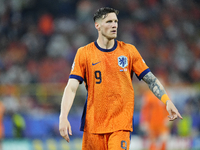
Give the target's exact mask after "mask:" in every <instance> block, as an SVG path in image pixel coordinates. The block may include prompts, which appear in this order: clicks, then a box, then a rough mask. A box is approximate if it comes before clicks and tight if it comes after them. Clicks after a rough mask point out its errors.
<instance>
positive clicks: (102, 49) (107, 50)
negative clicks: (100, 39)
mask: <svg viewBox="0 0 200 150" xmlns="http://www.w3.org/2000/svg"><path fill="white" fill-rule="evenodd" d="M94 44H95V46H96V47H97V48H98V49H99V50H100V51H102V52H112V51H114V50H115V49H116V48H117V40H115V44H114V46H113V47H112V48H111V49H104V48H101V47H100V46H99V45H98V44H97V41H95V42H94Z"/></svg>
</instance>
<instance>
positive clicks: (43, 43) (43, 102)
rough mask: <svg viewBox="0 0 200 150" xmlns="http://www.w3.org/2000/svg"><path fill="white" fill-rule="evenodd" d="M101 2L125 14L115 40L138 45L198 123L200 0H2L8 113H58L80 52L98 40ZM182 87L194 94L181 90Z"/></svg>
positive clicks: (0, 70) (1, 63) (1, 60)
mask: <svg viewBox="0 0 200 150" xmlns="http://www.w3.org/2000/svg"><path fill="white" fill-rule="evenodd" d="M104 6H111V7H114V8H115V9H118V10H119V12H120V13H119V16H118V17H119V30H118V38H117V39H118V40H122V41H125V42H127V43H131V44H133V45H135V46H136V48H137V49H138V50H139V52H140V53H141V55H142V57H143V58H144V60H145V62H146V63H147V65H148V66H149V67H150V69H151V71H152V72H153V73H154V74H155V75H156V76H158V77H159V78H161V79H162V80H163V82H164V83H165V85H166V86H167V87H169V91H172V97H173V98H174V99H175V100H176V99H178V100H177V104H178V105H179V104H180V103H181V99H184V100H183V102H184V105H185V104H190V105H187V106H188V107H190V113H191V112H193V113H194V114H195V115H194V116H196V118H198V119H197V120H200V119H199V117H198V115H199V108H200V96H199V93H200V92H199V89H200V85H199V84H200V1H199V0H184V1H181V0H144V1H140V0H134V1H133V0H123V1H122V0H109V1H108V0H57V1H55V0H0V84H1V85H0V89H1V91H0V93H1V95H0V98H1V100H2V101H3V102H4V104H5V107H6V115H10V114H12V113H16V112H20V111H21V112H23V113H25V114H27V113H30V112H32V114H34V113H35V114H38V113H39V112H42V113H47V112H54V113H59V104H60V100H61V95H62V92H63V89H64V86H65V84H66V82H67V80H68V76H69V72H70V69H71V64H72V62H73V59H74V56H75V53H76V51H77V49H78V48H79V47H81V46H84V45H86V44H87V43H89V42H92V41H94V40H96V37H97V32H96V30H95V28H94V23H93V14H94V12H95V11H96V10H97V9H98V8H100V7H104ZM136 82H137V81H136ZM174 85H177V88H176V90H177V89H178V91H176V90H175V91H174V90H173V88H170V87H171V86H174ZM185 87H187V88H186V89H188V87H192V88H189V89H192V91H193V87H194V89H195V90H197V92H194V91H193V92H191V90H182V91H180V89H185ZM170 89H171V90H170ZM55 91H56V92H55ZM183 92H184V93H183ZM177 93H179V94H178V95H179V97H176V96H177ZM191 93H192V96H191ZM80 95H82V94H81V93H80ZM173 95H176V96H173ZM183 95H184V96H185V95H187V96H185V97H183ZM136 97H137V96H136ZM138 97H140V96H138ZM180 98H181V99H180ZM83 99H84V98H83ZM83 103H84V101H83V102H81V104H83ZM76 105H77V106H79V105H80V102H75V107H74V108H76ZM182 105H183V103H182V104H180V105H179V108H181V112H184V109H183V107H182ZM81 106H83V105H81ZM138 106H139V104H138ZM38 108H40V109H38ZM137 111H138V112H139V109H136V113H137ZM189 116H191V114H190V115H189ZM199 125H200V121H199V122H198V123H197V125H196V126H197V127H199ZM198 131H200V127H199V129H198Z"/></svg>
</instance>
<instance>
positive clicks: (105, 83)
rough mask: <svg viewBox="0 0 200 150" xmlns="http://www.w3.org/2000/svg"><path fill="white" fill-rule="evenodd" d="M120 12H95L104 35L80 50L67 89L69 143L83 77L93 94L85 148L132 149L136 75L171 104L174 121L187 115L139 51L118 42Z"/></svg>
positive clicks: (86, 114)
mask: <svg viewBox="0 0 200 150" xmlns="http://www.w3.org/2000/svg"><path fill="white" fill-rule="evenodd" d="M117 14H118V11H117V10H115V9H113V8H108V7H104V8H100V9H98V10H97V12H96V13H95V14H94V22H95V28H96V29H97V31H98V38H97V40H96V41H95V42H92V43H90V44H88V45H86V46H84V47H81V48H79V49H78V51H77V53H76V56H75V59H74V63H73V65H72V70H71V73H70V77H69V80H68V83H67V85H66V87H65V89H64V93H63V97H62V102H61V112H60V117H59V118H60V121H59V131H60V134H61V136H62V137H63V138H65V139H66V140H67V141H68V142H69V135H72V130H71V126H70V122H69V121H68V114H69V111H70V109H71V106H72V104H73V101H74V97H75V94H76V90H77V88H78V86H79V84H80V83H82V82H83V81H84V83H85V86H86V89H87V92H88V94H87V99H86V102H85V105H84V110H83V115H82V119H81V130H82V131H84V132H83V140H82V150H121V149H122V150H123V149H126V150H129V145H130V134H131V133H130V132H131V131H133V128H132V120H133V111H134V91H133V86H132V75H133V73H135V74H136V75H137V77H138V79H139V80H143V81H145V82H146V83H147V84H148V86H149V88H150V90H151V91H152V92H153V93H154V94H155V95H156V96H157V97H158V98H159V99H160V100H161V101H163V102H164V103H165V104H166V109H167V110H168V112H169V118H170V119H169V120H174V119H176V118H177V117H180V118H182V117H181V115H180V114H179V112H178V110H177V109H176V107H175V106H174V104H173V103H172V101H170V99H169V97H168V96H167V94H166V92H165V90H164V88H163V86H162V85H161V83H160V82H159V81H158V79H157V78H156V77H155V76H154V75H153V74H152V72H151V71H150V69H149V68H148V66H147V65H146V64H145V62H144V60H143V59H142V57H141V55H140V54H139V52H138V51H137V49H136V48H135V47H134V46H133V45H131V44H127V43H124V42H122V41H118V40H116V37H117V28H118V18H117Z"/></svg>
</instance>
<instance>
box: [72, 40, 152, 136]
mask: <svg viewBox="0 0 200 150" xmlns="http://www.w3.org/2000/svg"><path fill="white" fill-rule="evenodd" d="M149 71H150V70H149V68H148V66H147V65H146V64H145V62H144V61H143V59H142V57H141V55H140V54H139V52H138V51H137V49H136V48H135V47H134V46H133V45H131V44H126V43H124V42H121V41H117V40H115V44H114V46H113V48H111V49H103V48H101V47H99V45H98V44H97V42H92V43H90V44H88V45H86V46H84V47H81V48H79V49H78V51H77V53H76V56H75V59H74V63H73V65H72V70H71V73H70V77H69V78H75V79H77V80H79V81H80V83H82V82H83V81H84V83H85V86H86V89H87V92H88V93H87V99H86V103H85V106H84V110H83V116H82V121H81V130H82V131H87V132H90V133H109V132H114V131H118V130H128V131H133V129H132V126H133V125H132V120H133V111H134V90H133V86H132V74H133V72H134V73H135V74H136V75H137V77H138V78H139V79H140V80H141V79H142V78H143V76H144V75H145V74H146V73H148V72H149Z"/></svg>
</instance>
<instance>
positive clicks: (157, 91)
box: [143, 72, 166, 99]
mask: <svg viewBox="0 0 200 150" xmlns="http://www.w3.org/2000/svg"><path fill="white" fill-rule="evenodd" d="M143 80H144V81H145V82H146V83H147V84H148V86H149V89H150V90H151V91H152V92H153V93H154V95H155V96H156V97H157V98H159V99H161V97H162V96H163V94H166V92H165V89H164V87H163V86H162V84H161V83H160V81H159V80H158V79H157V78H156V77H155V76H154V75H153V74H152V73H151V72H149V73H147V74H146V75H145V76H144V77H143Z"/></svg>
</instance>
